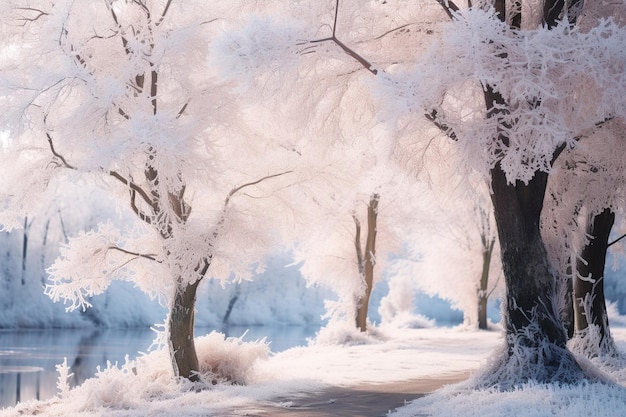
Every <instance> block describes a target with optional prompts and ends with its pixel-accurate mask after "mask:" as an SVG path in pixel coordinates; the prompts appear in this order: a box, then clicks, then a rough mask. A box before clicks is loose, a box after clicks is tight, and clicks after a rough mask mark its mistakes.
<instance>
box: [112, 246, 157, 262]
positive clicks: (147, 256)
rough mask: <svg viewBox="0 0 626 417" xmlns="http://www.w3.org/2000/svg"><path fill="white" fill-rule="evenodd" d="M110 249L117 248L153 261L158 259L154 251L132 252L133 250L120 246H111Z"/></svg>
mask: <svg viewBox="0 0 626 417" xmlns="http://www.w3.org/2000/svg"><path fill="white" fill-rule="evenodd" d="M108 249H112V250H116V251H119V252H122V253H126V254H128V255H132V256H136V257H138V258H145V259H150V260H151V261H157V259H156V255H155V254H152V253H137V252H132V251H129V250H126V249H122V248H120V247H119V246H109V247H108ZM157 262H158V261H157Z"/></svg>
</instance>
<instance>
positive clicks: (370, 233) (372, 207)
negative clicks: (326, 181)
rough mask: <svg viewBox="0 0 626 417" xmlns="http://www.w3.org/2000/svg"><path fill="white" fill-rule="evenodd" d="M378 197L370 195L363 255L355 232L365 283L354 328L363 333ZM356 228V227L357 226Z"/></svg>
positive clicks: (373, 259)
mask: <svg viewBox="0 0 626 417" xmlns="http://www.w3.org/2000/svg"><path fill="white" fill-rule="evenodd" d="M379 199H380V195H378V194H372V196H371V198H370V201H369V204H368V206H367V240H366V242H365V254H362V253H361V255H360V256H358V254H359V253H360V242H359V241H358V240H360V231H358V232H357V236H358V237H357V239H358V240H357V241H356V242H355V243H357V244H358V248H357V257H358V258H359V259H358V262H359V263H360V265H359V271H360V272H361V277H362V279H363V281H364V283H365V292H364V294H363V296H362V297H361V298H360V299H359V300H358V302H357V311H356V327H357V328H358V329H359V330H361V331H362V332H364V331H365V330H367V310H368V308H369V302H370V295H371V294H372V288H373V287H374V265H375V264H376V227H377V217H378V201H379ZM357 228H358V226H357Z"/></svg>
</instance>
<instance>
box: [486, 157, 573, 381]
mask: <svg viewBox="0 0 626 417" xmlns="http://www.w3.org/2000/svg"><path fill="white" fill-rule="evenodd" d="M547 178H548V174H547V173H544V172H537V173H535V176H534V177H533V179H532V180H530V181H529V182H528V184H524V183H522V182H520V181H517V182H516V183H514V184H511V183H509V182H508V181H507V179H506V177H505V174H504V172H503V171H502V169H501V167H500V165H496V167H494V168H493V169H492V171H491V186H492V195H491V198H492V201H493V207H494V214H495V220H496V225H497V228H498V235H499V238H500V248H501V254H502V267H503V270H504V277H505V280H506V289H507V290H506V314H505V316H504V318H503V319H504V325H505V329H506V335H507V350H506V352H504V357H503V361H502V362H501V363H499V364H497V365H496V366H498V367H500V370H501V371H502V372H506V371H505V368H506V367H507V366H508V364H509V362H510V361H513V362H515V361H519V360H520V357H521V358H524V361H523V362H526V363H518V365H519V366H517V367H516V370H515V373H516V375H515V376H516V378H517V379H518V380H519V381H525V380H535V381H538V382H554V381H559V382H574V381H576V380H578V379H580V378H581V377H582V376H583V373H582V370H581V369H580V366H579V365H578V364H577V363H576V361H575V359H574V357H573V355H572V354H571V353H570V352H569V351H568V350H567V347H566V343H567V336H566V332H565V329H564V327H563V325H562V324H561V321H560V318H559V314H558V310H557V308H556V305H555V296H556V292H555V286H556V281H555V273H554V271H553V269H552V267H551V265H550V263H549V261H548V256H547V252H546V249H545V246H544V243H543V240H542V238H541V234H540V229H539V221H540V215H541V210H542V208H543V199H544V195H545V190H546V185H547ZM529 362H530V363H529ZM492 374H493V375H492V378H493V379H494V380H495V381H498V380H499V379H501V375H500V374H499V372H498V370H492ZM491 382H493V381H490V382H489V383H491ZM496 383H497V382H496Z"/></svg>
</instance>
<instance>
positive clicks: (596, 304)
mask: <svg viewBox="0 0 626 417" xmlns="http://www.w3.org/2000/svg"><path fill="white" fill-rule="evenodd" d="M614 222H615V213H613V212H612V211H611V210H609V209H605V210H604V211H603V212H602V213H600V214H598V215H596V216H594V217H593V220H592V221H590V222H589V223H588V224H587V228H586V229H587V230H586V232H587V235H588V236H589V237H590V240H589V243H587V244H586V245H585V247H584V248H583V250H582V252H581V254H580V258H579V259H578V260H577V262H576V274H575V275H574V322H575V324H576V333H580V332H583V331H585V330H587V329H588V328H589V326H590V325H595V326H596V329H597V330H598V331H599V336H600V340H599V342H600V343H602V341H603V340H604V339H605V338H606V337H607V336H610V332H609V328H608V323H609V320H608V317H607V312H606V303H605V299H604V267H605V264H606V252H607V250H608V246H609V234H610V233H611V229H612V227H613V223H614Z"/></svg>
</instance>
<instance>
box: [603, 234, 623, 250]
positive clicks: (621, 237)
mask: <svg viewBox="0 0 626 417" xmlns="http://www.w3.org/2000/svg"><path fill="white" fill-rule="evenodd" d="M625 237H626V233H624V234H623V235H621V236H620V237H618V238H617V239H615V240H614V241H613V242H611V243H609V244H608V245H606V247H607V248H609V247H611V246H612V245H614V244H616V243H617V242H619V241H620V240H622V239H624V238H625Z"/></svg>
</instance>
